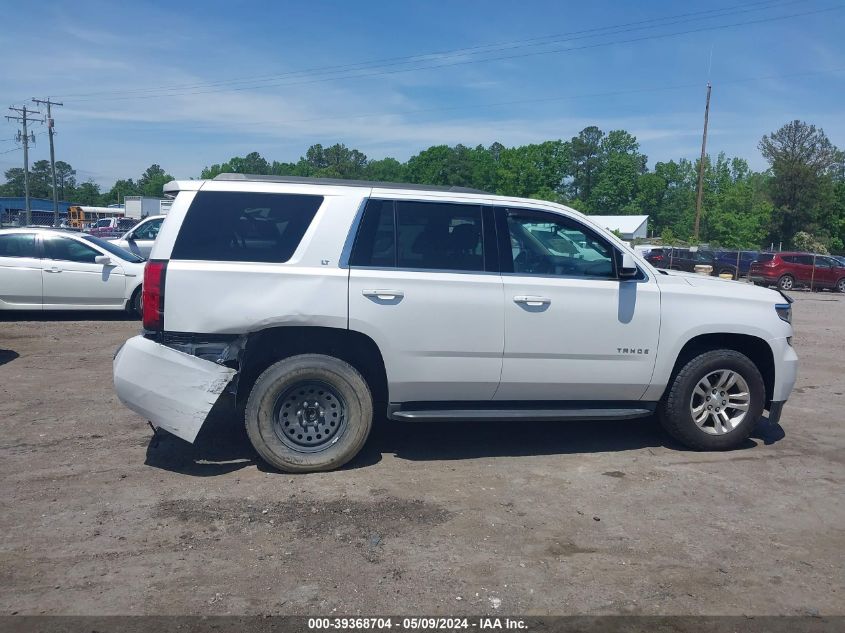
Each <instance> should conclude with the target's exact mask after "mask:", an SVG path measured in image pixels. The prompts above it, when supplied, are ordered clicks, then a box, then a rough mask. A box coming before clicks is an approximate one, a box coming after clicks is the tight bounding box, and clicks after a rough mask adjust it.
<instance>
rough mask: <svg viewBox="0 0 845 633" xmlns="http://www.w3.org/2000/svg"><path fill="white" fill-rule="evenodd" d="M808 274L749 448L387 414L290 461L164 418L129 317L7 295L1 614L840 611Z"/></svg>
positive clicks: (839, 430) (0, 395) (833, 444)
mask: <svg viewBox="0 0 845 633" xmlns="http://www.w3.org/2000/svg"><path fill="white" fill-rule="evenodd" d="M796 297H797V299H798V300H797V302H796V304H795V321H796V337H795V345H796V347H797V350H798V354H799V356H800V357H801V369H800V376H799V379H798V384H797V388H796V390H795V392H794V394H793V397H792V399H791V400H790V401H789V403H788V404H787V406H786V408H785V410H784V414H783V418H782V419H781V425H779V426H771V425H768V424H763V425H761V427H760V428H759V429H758V430H757V431H756V432H755V434H754V436H753V438H754V439H753V440H751V441H749V442H748V444H747V446H746V447H744V448H742V449H740V450H737V451H734V452H730V453H696V452H692V451H687V450H685V449H683V448H681V447H680V446H678V445H676V444H674V443H673V442H671V441H670V440H669V439H668V438H667V437H666V436H665V435H664V434H663V433H662V432H661V431H660V429H659V427H658V425H657V423H656V422H655V421H654V420H652V419H647V420H642V421H637V422H584V423H568V424H561V423H545V424H530V425H525V427H524V428H523V429H522V430H520V432H519V433H518V434H514V430H513V428H512V425H508V424H498V423H494V424H492V423H487V424H482V423H478V424H468V423H461V424H451V425H450V424H425V425H419V426H413V425H400V424H394V423H388V422H382V423H380V424H378V425H377V428H376V430H375V431H374V435H373V436H372V437H371V439H370V441H369V443H368V445H367V447H365V449H364V451H363V453H362V454H361V455H360V456H359V457H358V458H357V459H356V460H355V461H354V462H352V463H351V464H350V465H349V466H348V467H347V468H345V469H343V470H341V471H339V472H333V473H324V474H314V475H300V476H291V475H286V474H280V473H277V472H273V471H272V470H270V469H269V468H268V467H266V466H265V465H264V464H262V463H261V462H260V461H259V460H258V458H257V457H256V455H255V453H254V452H253V450H252V449H251V447H250V446H249V444H248V442H247V440H246V438H245V434H244V433H243V431H242V428H241V426H240V425H239V424H238V423H237V422H235V421H234V418H233V416H232V415H230V414H228V413H227V412H226V411H225V407H219V410H218V409H216V410H215V414H214V417H213V419H212V420H210V421H209V423H208V424H207V425H206V427H205V428H204V429H203V432H202V433H201V435H200V437H199V438H198V441H197V443H196V444H195V445H193V446H191V445H189V444H187V443H185V442H183V441H181V440H179V439H177V438H175V437H173V436H169V435H163V436H162V437H161V438H160V440H159V441H154V440H153V439H152V436H151V432H150V429H149V428H148V427H147V426H146V424H145V421H144V420H143V419H141V418H139V417H138V416H136V415H135V414H133V413H132V412H130V411H129V410H127V409H125V408H124V407H123V406H121V405H120V403H119V402H118V401H117V399H116V398H115V396H114V393H113V391H112V385H111V358H112V354H113V352H114V350H115V348H116V347H117V346H118V345H119V343H120V342H122V341H123V340H124V339H126V338H128V337H129V336H131V335H133V334H134V333H135V332H137V330H138V328H139V325H138V322H137V321H133V320H127V319H124V318H122V317H121V318H109V317H102V316H98V315H87V314H86V315H70V316H63V317H59V318H55V317H46V318H44V317H26V318H25V320H13V319H12V318H10V317H9V316H6V317H5V318H4V319H3V320H2V321H0V425H2V426H1V427H0V429H2V440H0V473H2V481H3V486H2V489H3V494H2V508H1V509H2V512H0V614H11V613H21V614H40V613H46V614H80V615H82V614H86V615H87V614H98V615H100V614H189V613H190V614H228V613H233V614H256V613H287V614H320V615H330V614H334V613H337V614H341V613H342V614H356V613H363V614H367V615H372V614H377V613H383V614H387V613H417V614H419V613H426V614H461V613H473V614H480V613H521V614H537V615H541V614H655V615H657V614H710V615H715V614H755V615H761V614H813V615H816V614H821V615H825V614H841V613H842V612H843V604H845V597H843V580H845V579H844V578H843V569H845V566H843V563H845V505H843V490H845V467H843V453H842V449H843V446H845V432H843V426H842V419H843V417H842V413H841V410H842V406H843V404H845V395H843V394H845V373H843V371H842V367H843V363H842V358H843V352H845V336H843V335H845V325H844V323H845V319H843V317H845V299H843V298H841V297H839V296H837V295H833V294H829V293H817V294H812V295H811V294H809V293H796ZM80 318H81V319H85V320H77V319H80Z"/></svg>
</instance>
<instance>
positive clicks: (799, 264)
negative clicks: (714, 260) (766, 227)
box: [748, 253, 845, 292]
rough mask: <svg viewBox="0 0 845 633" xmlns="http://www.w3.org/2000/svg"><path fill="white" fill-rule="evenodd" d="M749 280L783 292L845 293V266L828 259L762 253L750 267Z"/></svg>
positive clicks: (825, 257) (799, 254) (803, 255)
mask: <svg viewBox="0 0 845 633" xmlns="http://www.w3.org/2000/svg"><path fill="white" fill-rule="evenodd" d="M814 263H815V265H814ZM748 278H749V279H750V280H751V281H752V282H754V283H755V284H759V285H763V286H773V285H777V287H778V288H780V289H781V290H792V289H793V288H794V287H795V286H810V285H812V286H813V287H814V288H830V289H831V290H836V291H838V292H845V266H843V265H842V264H841V263H840V262H839V261H837V260H836V259H834V258H833V257H830V256H828V255H813V254H812V253H760V255H759V256H758V257H757V261H755V262H754V263H753V264H751V270H750V271H749V273H748Z"/></svg>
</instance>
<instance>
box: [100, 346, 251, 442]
mask: <svg viewBox="0 0 845 633" xmlns="http://www.w3.org/2000/svg"><path fill="white" fill-rule="evenodd" d="M236 374H237V372H236V371H235V370H234V369H232V368H231V367H227V366H225V365H221V364H218V363H215V362H212V361H211V360H206V359H204V358H199V357H198V356H193V355H191V354H187V353H185V352H182V351H178V350H176V349H173V348H172V347H169V346H166V345H162V344H160V343H156V342H155V341H152V340H149V339H147V338H144V337H143V336H136V337H134V338H131V339H129V340H128V341H126V343H125V344H124V345H123V346H122V347H121V348H120V349H119V350H118V352H117V354H116V355H115V357H114V388H115V391H116V392H117V397H118V398H120V401H121V402H122V403H123V404H125V405H126V406H127V407H129V408H130V409H132V410H133V411H135V412H136V413H138V414H139V415H142V416H144V417H145V418H146V419H147V420H149V421H150V422H152V423H153V424H154V425H155V426H158V427H161V428H163V429H165V430H166V431H169V432H170V433H172V434H173V435H176V436H177V437H181V438H182V439H183V440H187V441H188V442H193V441H194V440H195V439H196V437H197V434H198V433H199V431H200V428H202V425H203V423H204V422H205V419H206V418H207V417H208V414H209V412H210V411H211V408H212V407H213V406H214V404H215V403H216V402H217V399H218V398H219V397H220V394H221V393H223V391H224V390H225V389H226V386H227V385H228V384H229V383H230V382H231V381H232V379H233V378H234V377H235V376H236Z"/></svg>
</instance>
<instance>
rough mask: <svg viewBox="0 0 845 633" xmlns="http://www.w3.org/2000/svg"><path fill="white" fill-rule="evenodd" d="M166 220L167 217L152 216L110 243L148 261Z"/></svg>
mask: <svg viewBox="0 0 845 633" xmlns="http://www.w3.org/2000/svg"><path fill="white" fill-rule="evenodd" d="M164 218H165V216H163V215H151V216H149V217H147V218H144V219H143V220H141V221H140V222H138V224H136V225H135V226H133V227H132V228H131V229H129V230H128V231H127V232H126V233H125V234H124V235H122V236H120V237H119V238H117V239H112V240H109V241H110V242H111V243H112V244H116V245H117V246H119V247H120V248H123V249H126V250H127V251H130V252H132V253H135V254H136V255H137V256H138V257H143V258H144V259H147V257H149V256H150V251H151V250H152V248H153V242H155V239H156V236H158V232H159V230H160V229H161V223H162V222H164Z"/></svg>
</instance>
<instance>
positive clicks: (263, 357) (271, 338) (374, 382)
mask: <svg viewBox="0 0 845 633" xmlns="http://www.w3.org/2000/svg"><path fill="white" fill-rule="evenodd" d="M299 354H325V355H327V356H334V357H335V358H339V359H341V360H343V361H345V362H347V363H349V364H350V365H352V366H353V367H354V368H355V369H357V370H358V372H360V374H361V375H362V376H363V378H364V380H365V381H366V382H367V385H368V386H369V388H370V391H371V392H372V396H373V402H374V403H378V404H379V405H382V404H384V405H385V408H384V410H385V411H386V406H387V402H388V383H387V371H386V369H385V365H384V358H383V357H382V354H381V350H380V349H379V347H378V345H377V344H376V342H375V341H374V340H373V339H371V338H370V337H369V336H367V335H366V334H362V333H361V332H356V331H355V330H347V329H341V328H333V327H320V326H298V325H288V326H278V327H271V328H266V329H263V330H258V331H256V332H253V333H251V334H249V335H248V336H247V340H246V344H245V346H244V353H243V357H242V359H241V363H240V372H239V376H238V385H237V394H236V397H237V401H238V402H239V403H240V402H244V401H246V399H247V397H248V396H249V392H250V390H251V389H252V386H253V385H254V384H255V381H256V380H257V379H258V376H260V375H261V373H262V372H263V371H264V370H265V369H267V368H268V367H269V366H270V365H272V364H273V363H276V362H278V361H280V360H284V359H285V358H289V357H291V356H296V355H299Z"/></svg>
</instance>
